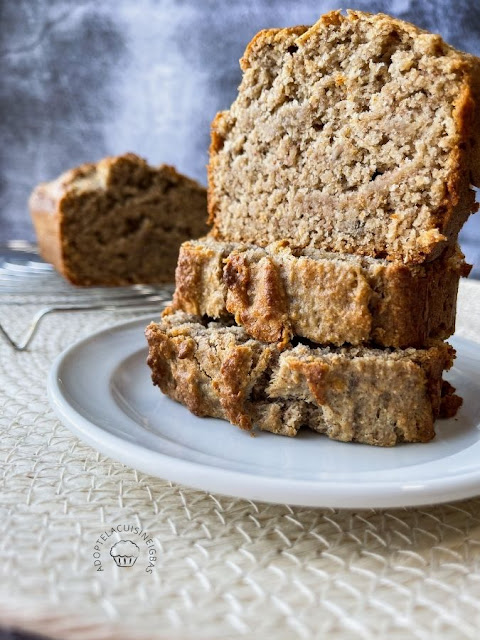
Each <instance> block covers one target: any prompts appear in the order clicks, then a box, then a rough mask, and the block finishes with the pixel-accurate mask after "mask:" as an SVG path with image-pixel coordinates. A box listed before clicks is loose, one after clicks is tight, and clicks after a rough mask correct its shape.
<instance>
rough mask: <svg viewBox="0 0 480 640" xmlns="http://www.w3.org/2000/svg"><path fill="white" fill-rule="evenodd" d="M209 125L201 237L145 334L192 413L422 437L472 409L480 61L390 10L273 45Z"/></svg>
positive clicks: (387, 439)
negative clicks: (469, 222)
mask: <svg viewBox="0 0 480 640" xmlns="http://www.w3.org/2000/svg"><path fill="white" fill-rule="evenodd" d="M241 66H242V69H243V79H242V83H241V85H240V88H239V92H238V97H237V99H236V100H235V102H234V103H233V105H232V106H231V108H230V110H229V111H226V112H222V113H220V114H218V115H217V117H216V118H215V120H214V122H213V125H212V144H211V149H210V163H209V167H208V169H209V189H208V197H209V213H210V222H211V223H212V224H213V229H212V231H211V232H210V234H209V236H207V237H206V238H203V239H200V240H197V241H190V242H186V243H184V245H183V246H182V248H181V251H180V257H179V261H178V264H177V271H176V291H175V296H174V300H173V304H172V306H171V307H170V308H169V309H168V310H167V311H166V312H165V314H164V316H163V319H162V320H161V322H160V323H152V324H151V325H149V327H148V328H147V331H146V335H147V339H148V342H149V347H150V353H149V365H150V367H151V369H152V377H153V381H154V383H155V384H156V385H158V386H159V387H160V388H161V389H162V391H163V392H164V393H166V394H167V395H169V396H170V397H172V398H174V399H176V400H178V401H180V402H182V403H184V404H185V405H186V406H187V407H188V408H189V409H190V410H191V411H192V412H193V413H195V414H197V415H201V416H215V417H222V418H226V419H228V420H230V422H232V423H233V424H236V425H238V426H240V427H241V428H243V429H252V428H253V427H255V426H256V427H258V428H260V429H264V430H267V431H271V432H273V433H279V434H283V435H289V436H294V435H296V433H297V432H298V430H299V429H300V428H302V427H310V428H311V429H314V430H315V431H318V432H320V433H325V434H326V435H328V436H329V437H331V438H334V439H337V440H343V441H357V442H363V443H368V444H375V445H381V446H389V445H393V444H396V443H397V442H402V441H404V442H425V441H428V440H430V439H431V438H432V437H433V436H434V421H435V419H436V418H437V417H438V416H439V415H442V414H443V415H452V414H454V413H455V411H456V409H457V408H458V406H459V403H460V402H461V401H460V399H459V398H457V397H456V396H455V395H454V394H453V390H452V388H451V387H450V385H448V383H445V382H443V381H442V374H443V371H444V370H446V369H449V368H450V366H451V365H452V362H453V358H454V351H453V349H452V348H451V347H450V346H449V345H448V344H447V343H445V342H443V341H444V340H445V339H446V338H448V337H449V336H450V335H451V334H452V333H453V331H454V327H455V307H456V295H457V288H458V281H459V278H460V276H462V275H468V271H469V267H468V265H466V264H465V262H464V258H463V255H462V253H461V251H460V250H459V248H458V246H457V244H456V241H457V235H458V232H459V230H460V228H461V226H462V224H463V223H464V222H465V220H466V219H467V217H468V216H469V214H470V213H472V212H473V211H474V210H475V198H474V192H473V190H472V188H471V187H472V185H477V186H478V185H480V108H479V107H478V105H480V60H478V59H477V58H474V57H473V56H470V55H468V54H463V53H460V52H458V51H456V50H455V49H453V48H451V47H449V46H448V45H446V44H445V43H444V42H443V41H442V40H441V38H440V37H439V36H437V35H432V34H429V33H426V32H424V31H421V30H420V29H417V28H416V27H414V26H413V25H410V24H407V23H405V22H402V21H400V20H396V19H393V18H390V17H389V16H385V15H371V14H366V13H360V12H355V11H349V12H348V13H347V15H342V14H341V13H340V12H339V11H334V12H331V13H329V14H327V15H325V16H323V17H322V18H321V19H320V20H319V21H318V22H317V23H316V24H315V25H314V26H313V27H310V28H308V27H295V28H290V29H271V30H267V31H262V32H260V33H259V34H258V35H257V36H255V38H254V39H253V40H252V42H251V43H250V44H249V45H248V47H247V49H246V52H245V55H244V57H243V58H242V60H241Z"/></svg>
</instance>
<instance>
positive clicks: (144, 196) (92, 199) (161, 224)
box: [30, 153, 207, 285]
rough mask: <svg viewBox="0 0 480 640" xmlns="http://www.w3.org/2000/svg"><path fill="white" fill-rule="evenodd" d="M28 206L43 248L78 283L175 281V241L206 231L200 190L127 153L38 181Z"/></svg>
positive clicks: (165, 169)
mask: <svg viewBox="0 0 480 640" xmlns="http://www.w3.org/2000/svg"><path fill="white" fill-rule="evenodd" d="M30 210H31V215H32V220H33V223H34V226H35V230H36V233H37V238H38V244H39V248H40V253H41V255H42V256H43V258H45V260H47V261H48V262H51V263H52V264H53V265H54V266H55V268H56V269H57V270H58V271H59V272H60V273H62V274H63V275H64V276H65V277H66V278H67V279H68V280H70V282H72V283H74V284H78V285H128V284H134V283H162V282H173V279H174V274H175V265H176V262H177V257H178V250H179V247H180V245H181V243H182V242H183V241H185V240H187V239H188V238H192V237H194V238H195V237H199V236H201V235H203V234H205V233H206V232H207V225H206V217H207V199H206V190H205V189H204V188H203V187H202V186H201V185H200V184H198V183H197V182H195V181H194V180H191V179H190V178H187V177H185V176H183V175H181V174H179V173H177V171H176V170H175V169H174V168H173V167H170V166H168V165H162V166H160V167H152V166H149V165H148V164H147V163H146V162H145V161H144V160H143V159H142V158H139V157H138V156H136V155H134V154H132V153H127V154H125V155H123V156H118V157H112V158H105V159H103V160H101V161H100V162H99V163H97V164H85V165H82V166H80V167H78V168H76V169H72V170H70V171H67V172H66V173H64V174H63V175H61V176H60V177H59V178H57V179H56V180H54V181H53V182H47V183H42V184H40V185H38V186H37V187H36V188H35V190H34V191H33V193H32V195H31V197H30Z"/></svg>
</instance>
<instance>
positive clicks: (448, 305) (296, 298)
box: [173, 237, 468, 347]
mask: <svg viewBox="0 0 480 640" xmlns="http://www.w3.org/2000/svg"><path fill="white" fill-rule="evenodd" d="M465 273H468V265H466V264H465V262H464V260H463V255H462V254H461V252H460V251H459V250H458V249H457V250H456V251H454V252H451V251H449V252H445V253H444V255H442V256H441V257H440V258H438V259H437V260H436V261H434V262H431V263H428V264H427V265H424V266H421V265H419V266H414V267H407V266H406V265H404V264H403V263H398V262H387V261H385V260H374V259H366V258H360V257H358V258H356V257H354V256H343V257H342V256H339V255H337V254H331V253H325V252H321V251H315V250H310V251H308V250H304V251H292V250H291V249H290V247H289V245H288V243H286V242H283V243H276V244H274V245H271V246H269V247H267V248H265V249H262V248H260V247H255V246H253V245H239V244H237V245H235V244H234V243H221V242H216V241H215V240H213V239H212V238H211V237H207V238H203V239H201V240H198V241H195V242H187V243H185V244H184V245H182V247H181V249H180V257H179V262H178V267H177V273H176V285H177V288H176V292H175V296H174V301H173V308H174V309H178V310H183V311H185V312H188V313H194V314H197V315H206V316H209V317H212V318H226V317H228V316H229V314H230V315H233V316H234V318H235V321H236V322H237V324H239V325H241V326H243V327H244V328H245V330H246V331H247V333H249V334H250V335H251V336H252V337H254V338H256V339H258V340H262V341H265V342H287V341H288V340H289V339H291V338H292V337H293V336H300V337H303V338H307V339H308V340H312V341H313V342H317V343H320V344H328V343H331V344H336V345H342V344H344V343H350V344H362V343H368V342H373V343H375V344H378V345H380V346H393V347H407V346H415V347H420V346H422V345H424V344H425V343H426V341H427V340H428V339H431V338H441V339H444V338H447V337H448V336H449V335H451V334H452V333H453V331H454V328H455V305H456V294H457V288H458V281H459V278H460V276H461V275H464V274H465Z"/></svg>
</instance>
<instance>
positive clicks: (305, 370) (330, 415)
mask: <svg viewBox="0 0 480 640" xmlns="http://www.w3.org/2000/svg"><path fill="white" fill-rule="evenodd" d="M146 337H147V340H148V344H149V356H148V364H149V366H150V368H151V370H152V379H153V382H154V384H155V385H157V386H158V387H160V389H161V390H162V391H163V393H165V394H166V395H168V396H169V397H170V398H172V399H174V400H177V401H179V402H181V403H182V404H184V405H185V406H187V407H188V408H189V409H190V411H192V412H193V413H194V414H196V415H197V416H211V417H217V418H224V419H227V420H229V421H230V422H232V423H233V424H235V425H238V426H239V427H241V428H242V429H246V430H251V429H252V428H254V427H257V428H259V429H263V430H266V431H270V432H272V433H277V434H281V435H286V436H295V435H296V434H297V433H298V431H299V430H300V429H301V428H302V427H308V428H310V429H313V430H314V431H317V432H319V433H324V434H326V435H327V436H328V437H330V438H333V439H335V440H342V441H345V442H350V441H355V442H362V443H366V444H372V445H378V446H392V445H394V444H396V443H398V442H426V441H428V440H430V439H431V438H433V436H434V420H435V418H436V417H437V416H438V415H439V414H440V412H441V405H442V388H444V389H445V393H446V395H447V396H448V410H449V411H450V414H451V412H452V411H454V410H455V409H454V404H455V402H454V399H453V393H452V389H451V388H445V387H443V385H442V372H443V370H445V369H449V368H450V367H451V365H452V362H453V358H454V353H455V352H454V350H453V349H452V348H451V347H450V346H449V345H448V344H446V343H443V342H433V343H432V344H431V345H430V346H429V347H426V348H425V349H418V350H417V349H412V348H409V349H404V350H400V349H398V350H391V349H372V348H366V347H341V348H331V347H315V346H310V345H308V344H296V345H290V346H289V348H287V349H286V350H284V351H281V350H279V349H278V348H277V345H275V344H267V343H263V342H260V341H258V340H253V339H252V338H250V337H249V336H248V335H247V333H246V332H245V331H244V330H243V329H242V328H241V327H238V326H229V325H228V324H227V323H224V322H207V321H204V320H202V319H201V318H200V317H198V316H192V315H189V314H186V313H184V312H175V313H173V312H171V311H170V312H167V313H166V314H165V315H164V316H163V318H162V321H161V322H160V323H151V324H150V325H149V326H148V327H147V329H146ZM457 406H458V405H457Z"/></svg>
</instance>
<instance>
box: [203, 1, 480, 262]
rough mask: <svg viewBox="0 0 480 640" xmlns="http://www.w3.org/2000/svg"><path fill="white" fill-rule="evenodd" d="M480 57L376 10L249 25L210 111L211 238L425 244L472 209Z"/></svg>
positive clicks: (434, 246)
mask: <svg viewBox="0 0 480 640" xmlns="http://www.w3.org/2000/svg"><path fill="white" fill-rule="evenodd" d="M479 64H480V61H479V59H478V58H475V57H473V56H471V55H468V54H464V53H461V52H459V51H456V50H455V49H453V48H452V47H450V46H448V45H447V44H445V42H443V40H442V39H441V38H440V36H438V35H434V34H430V33H426V32H424V31H422V30H420V29H418V28H417V27H415V26H413V25H411V24H409V23H406V22H403V21H401V20H397V19H394V18H391V17H389V16H387V15H383V14H377V15H371V14H368V13H362V12H357V11H348V12H347V15H342V14H341V13H340V12H339V11H333V12H331V13H329V14H326V15H324V16H323V17H322V18H320V20H319V21H318V22H317V23H316V24H315V25H313V26H312V27H310V28H309V27H295V28H289V29H269V30H265V31H261V32H260V33H258V34H257V35H256V36H255V37H254V39H253V40H252V41H251V42H250V44H249V45H248V47H247V49H246V51H245V54H244V56H243V58H242V59H241V67H242V70H243V79H242V82H241V85H240V87H239V92H238V97H237V99H236V100H235V102H234V103H233V104H232V106H231V108H230V109H229V110H228V111H224V112H221V113H219V114H217V116H216V118H215V120H214V122H213V124H212V142H211V148H210V163H209V193H208V198H209V212H210V220H211V222H213V224H214V233H215V234H216V236H217V238H219V239H223V240H226V241H235V242H255V243H257V244H260V245H263V246H265V245H267V244H269V243H271V242H274V241H276V240H281V239H284V238H287V239H290V240H291V241H292V243H293V244H294V245H295V246H297V247H305V246H308V245H311V246H314V247H317V248H323V249H326V250H331V251H336V252H347V253H358V254H363V255H369V256H374V257H386V258H389V259H397V260H402V261H404V262H417V263H418V262H423V261H425V260H431V259H433V258H435V257H436V256H438V255H439V254H440V252H441V251H442V249H443V248H444V247H445V245H446V244H449V243H450V244H453V243H454V241H455V239H456V237H457V234H458V232H459V230H460V228H461V226H462V224H463V223H464V222H465V220H466V219H467V217H468V215H469V213H471V212H472V211H473V210H474V209H475V201H474V200H475V199H474V192H473V190H472V189H471V185H472V184H473V185H475V186H479V185H480V162H479V154H480V140H479V136H480V116H479V114H478V113H477V112H478V111H480V109H478V108H476V106H477V105H478V103H479V102H480V101H479V94H480V66H479Z"/></svg>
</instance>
